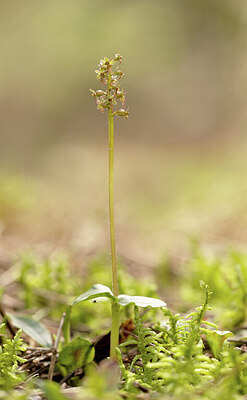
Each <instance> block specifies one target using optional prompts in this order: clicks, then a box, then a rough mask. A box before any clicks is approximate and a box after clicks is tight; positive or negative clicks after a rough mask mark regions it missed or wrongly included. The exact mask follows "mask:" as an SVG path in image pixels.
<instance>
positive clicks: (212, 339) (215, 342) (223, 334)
mask: <svg viewBox="0 0 247 400" xmlns="http://www.w3.org/2000/svg"><path fill="white" fill-rule="evenodd" d="M205 334H206V338H207V341H208V344H209V346H210V348H211V350H212V353H213V355H214V357H216V358H218V357H219V355H220V352H221V351H222V348H223V344H224V342H225V340H226V339H227V338H229V337H230V336H233V333H232V332H230V331H219V330H211V331H209V330H207V331H206V332H205Z"/></svg>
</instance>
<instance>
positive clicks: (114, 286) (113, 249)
mask: <svg viewBox="0 0 247 400" xmlns="http://www.w3.org/2000/svg"><path fill="white" fill-rule="evenodd" d="M108 122H109V220H110V242H111V265H112V291H113V294H114V296H116V297H117V296H118V271H117V259H116V245H115V225H114V200H113V166H114V128H113V115H112V110H111V108H109V109H108Z"/></svg>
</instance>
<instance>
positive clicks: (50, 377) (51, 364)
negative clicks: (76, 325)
mask: <svg viewBox="0 0 247 400" xmlns="http://www.w3.org/2000/svg"><path fill="white" fill-rule="evenodd" d="M65 316H66V313H63V315H62V318H61V321H60V324H59V327H58V330H57V337H56V341H55V344H54V350H55V351H54V353H53V354H52V356H51V363H50V368H49V373H48V380H49V381H52V377H53V372H54V367H55V362H56V355H57V350H58V345H59V341H60V336H61V333H62V327H63V323H64V319H65Z"/></svg>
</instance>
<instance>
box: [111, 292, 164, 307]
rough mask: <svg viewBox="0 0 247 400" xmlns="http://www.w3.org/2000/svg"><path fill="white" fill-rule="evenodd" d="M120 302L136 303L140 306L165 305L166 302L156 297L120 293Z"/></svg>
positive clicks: (125, 303)
mask: <svg viewBox="0 0 247 400" xmlns="http://www.w3.org/2000/svg"><path fill="white" fill-rule="evenodd" d="M118 303H119V304H120V305H121V306H127V305H128V304H135V305H136V306H138V307H154V308H155V307H157V308H158V307H165V306H166V303H165V302H164V301H163V300H159V299H154V298H153V297H144V296H128V295H127V294H120V295H119V296H118Z"/></svg>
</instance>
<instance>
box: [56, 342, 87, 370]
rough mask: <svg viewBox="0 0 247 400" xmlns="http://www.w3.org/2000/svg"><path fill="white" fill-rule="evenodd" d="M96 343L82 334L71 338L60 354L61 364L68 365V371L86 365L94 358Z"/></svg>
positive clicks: (59, 360)
mask: <svg viewBox="0 0 247 400" xmlns="http://www.w3.org/2000/svg"><path fill="white" fill-rule="evenodd" d="M94 354H95V350H94V345H93V344H92V343H91V342H90V341H89V340H86V339H83V338H81V337H80V336H78V337H76V338H75V339H73V340H71V342H70V343H68V344H67V345H66V346H64V348H63V349H62V351H61V352H60V354H59V358H58V362H59V364H61V365H63V366H65V367H66V369H67V372H70V371H73V370H74V369H75V368H78V367H84V366H85V365H86V364H88V363H90V362H91V361H93V359H94Z"/></svg>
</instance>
